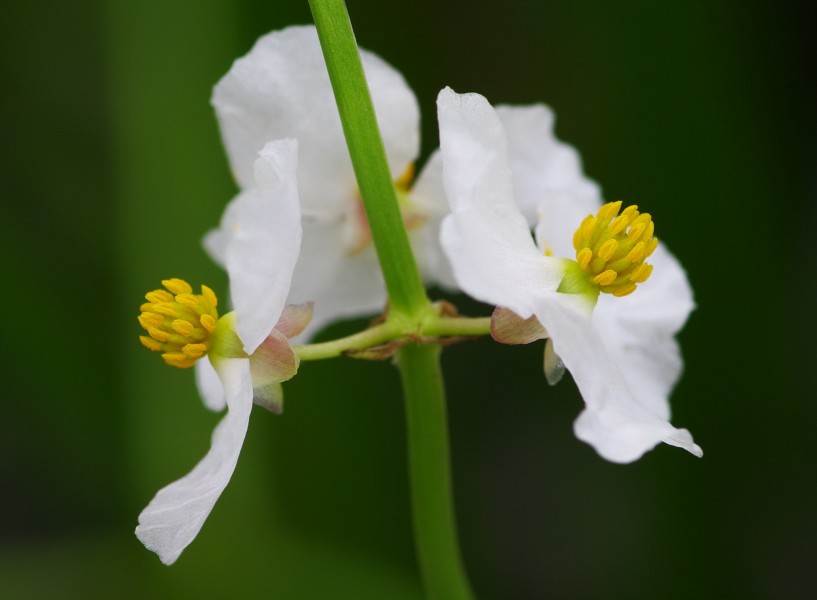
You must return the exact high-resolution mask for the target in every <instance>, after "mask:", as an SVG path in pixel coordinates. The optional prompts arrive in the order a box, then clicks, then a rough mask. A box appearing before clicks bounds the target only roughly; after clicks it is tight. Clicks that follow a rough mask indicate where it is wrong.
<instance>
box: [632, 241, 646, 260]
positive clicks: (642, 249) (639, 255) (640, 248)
mask: <svg viewBox="0 0 817 600" xmlns="http://www.w3.org/2000/svg"><path fill="white" fill-rule="evenodd" d="M646 252H647V247H646V246H645V245H644V242H638V243H637V244H636V245H635V246H633V249H632V250H630V252H629V253H628V254H627V260H629V261H630V262H638V261H640V260H644V254H646Z"/></svg>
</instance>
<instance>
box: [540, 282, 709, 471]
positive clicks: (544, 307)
mask: <svg viewBox="0 0 817 600" xmlns="http://www.w3.org/2000/svg"><path fill="white" fill-rule="evenodd" d="M536 317H537V318H538V319H539V321H540V322H541V323H542V324H543V325H544V326H545V329H547V330H548V333H549V334H550V339H551V341H552V342H553V349H554V350H555V352H556V353H557V354H558V356H559V358H561V360H562V361H563V362H564V364H565V367H567V370H568V371H570V373H571V375H573V379H574V380H575V381H576V385H577V386H578V388H579V391H581V394H582V398H584V401H585V404H586V408H585V410H584V412H582V414H580V415H579V417H578V419H576V422H575V424H574V431H575V433H576V437H578V438H579V439H580V440H582V441H584V442H587V443H588V444H590V445H591V446H593V447H594V448H595V449H596V451H597V452H598V453H599V454H600V455H601V456H602V457H604V458H606V459H607V460H610V461H613V462H619V463H627V462H632V461H634V460H637V459H639V458H640V457H641V456H642V455H643V454H644V453H645V452H646V451H648V450H650V449H652V448H653V447H654V446H655V445H656V444H657V443H659V442H665V443H667V444H670V445H672V446H678V447H680V448H684V449H685V450H688V451H689V452H691V453H692V454H694V455H696V456H702V455H703V451H702V450H701V448H700V447H699V446H698V445H697V444H695V443H694V442H693V441H692V436H691V435H690V433H689V431H687V430H686V429H676V428H675V427H673V426H672V425H670V424H669V423H668V422H667V421H666V420H665V419H664V418H661V417H660V416H659V415H657V414H655V413H654V412H652V411H651V410H649V409H648V408H646V407H645V406H644V405H642V404H641V403H640V402H638V400H637V399H636V398H635V396H634V395H633V394H632V392H631V390H630V388H629V386H628V385H627V382H626V381H625V379H624V377H623V376H622V374H621V372H620V371H619V369H618V368H617V364H616V363H615V362H614V361H613V360H611V357H610V356H609V355H608V350H607V349H606V348H605V346H604V342H603V340H602V339H601V337H600V336H599V335H598V332H597V331H596V329H595V327H594V325H593V324H592V322H591V321H590V320H588V319H587V318H586V317H585V316H584V315H582V314H579V313H577V312H574V311H572V310H569V309H567V310H566V309H565V306H564V304H563V303H562V302H560V301H559V298H553V297H551V298H542V299H541V300H540V301H539V303H538V306H537V310H536ZM636 383H637V385H640V380H639V381H638V382H636Z"/></svg>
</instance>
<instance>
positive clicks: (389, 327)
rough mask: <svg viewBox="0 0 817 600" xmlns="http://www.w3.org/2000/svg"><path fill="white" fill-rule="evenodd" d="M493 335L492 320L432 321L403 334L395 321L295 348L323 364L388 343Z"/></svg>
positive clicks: (302, 355)
mask: <svg viewBox="0 0 817 600" xmlns="http://www.w3.org/2000/svg"><path fill="white" fill-rule="evenodd" d="M490 331H491V317H477V318H470V317H429V318H427V319H426V320H425V321H423V323H422V325H421V326H420V327H419V328H418V329H414V330H408V331H406V330H402V329H400V328H399V327H397V326H396V324H395V322H394V321H390V320H387V321H386V322H385V323H381V324H379V325H375V326H374V327H370V328H369V329H364V330H363V331H359V332H358V333H354V334H352V335H348V336H346V337H342V338H338V339H336V340H330V341H328V342H320V343H317V344H303V345H297V346H293V347H292V349H293V350H295V353H296V354H297V355H298V358H300V359H301V360H323V359H326V358H335V357H338V356H341V355H343V354H346V353H349V352H350V351H355V350H366V349H369V348H373V347H375V346H380V345H382V344H387V343H388V342H393V341H398V340H403V341H405V340H406V339H415V340H416V339H418V338H419V339H420V340H422V341H424V342H427V343H434V342H435V341H438V340H440V339H443V340H444V339H445V338H449V339H451V338H470V337H477V336H481V335H487V334H488V333H490Z"/></svg>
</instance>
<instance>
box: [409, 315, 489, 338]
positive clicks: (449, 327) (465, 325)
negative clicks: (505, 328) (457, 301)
mask: <svg viewBox="0 0 817 600" xmlns="http://www.w3.org/2000/svg"><path fill="white" fill-rule="evenodd" d="M420 333H421V334H422V335H424V336H428V337H450V336H463V337H474V336H480V335H488V334H489V333H491V317H477V318H470V317H437V318H433V319H426V320H425V321H424V322H423V326H422V328H421V329H420Z"/></svg>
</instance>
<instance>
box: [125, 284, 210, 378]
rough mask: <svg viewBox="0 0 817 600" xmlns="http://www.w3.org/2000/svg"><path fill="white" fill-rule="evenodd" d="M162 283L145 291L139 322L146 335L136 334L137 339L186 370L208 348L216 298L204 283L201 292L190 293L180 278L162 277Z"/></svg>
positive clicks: (171, 363) (191, 291)
mask: <svg viewBox="0 0 817 600" xmlns="http://www.w3.org/2000/svg"><path fill="white" fill-rule="evenodd" d="M162 285H163V286H164V287H165V289H163V290H153V291H152V292H148V293H147V294H145V299H146V300H147V302H146V303H145V304H143V305H142V306H141V307H140V310H141V311H142V314H140V315H139V324H140V325H141V326H142V327H143V328H144V329H145V331H147V332H148V335H142V336H139V341H141V342H142V345H143V346H145V347H146V348H147V349H149V350H153V351H154V352H161V353H162V358H163V359H164V361H165V362H166V363H167V364H169V365H171V366H173V367H179V368H180V369H186V368H188V367H192V366H193V365H194V364H195V362H196V360H198V359H199V358H201V357H202V356H204V355H205V354H207V352H208V350H210V344H211V342H212V334H213V331H215V329H216V321H218V311H216V306H217V305H218V298H216V295H215V294H214V293H213V290H211V289H210V288H209V287H207V286H206V285H203V286H201V294H194V293H193V288H192V287H190V284H189V283H187V282H186V281H184V280H182V279H165V280H164V281H162Z"/></svg>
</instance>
